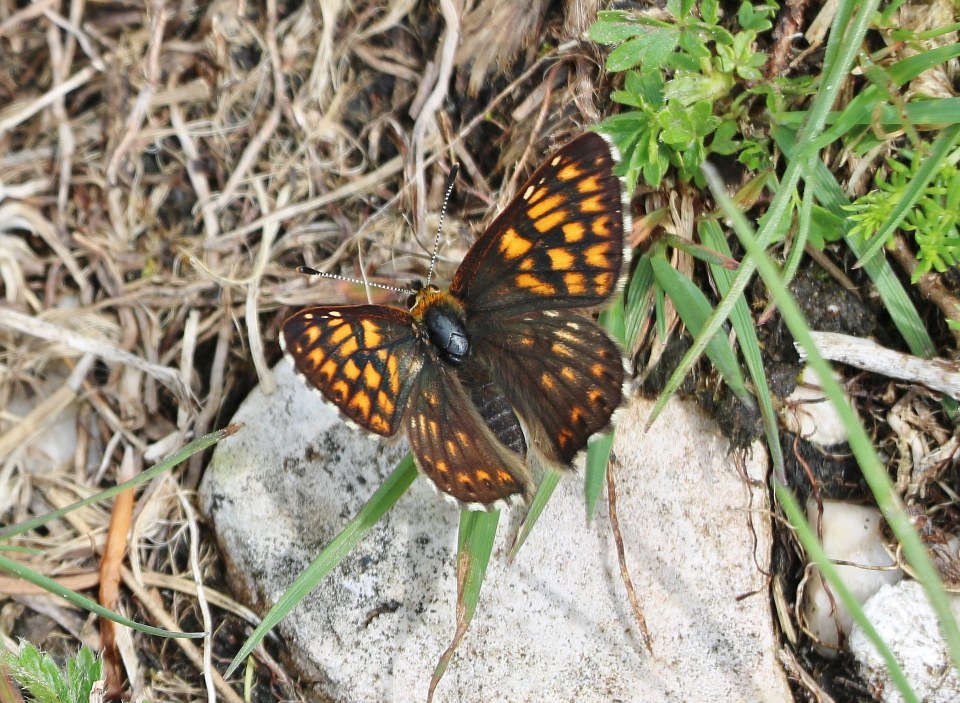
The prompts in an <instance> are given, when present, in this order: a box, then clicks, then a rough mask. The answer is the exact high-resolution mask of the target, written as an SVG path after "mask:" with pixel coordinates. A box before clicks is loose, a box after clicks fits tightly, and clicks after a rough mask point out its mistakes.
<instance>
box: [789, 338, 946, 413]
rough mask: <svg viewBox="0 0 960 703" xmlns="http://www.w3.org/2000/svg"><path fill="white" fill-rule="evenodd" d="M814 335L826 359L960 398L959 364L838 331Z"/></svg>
mask: <svg viewBox="0 0 960 703" xmlns="http://www.w3.org/2000/svg"><path fill="white" fill-rule="evenodd" d="M811 335H812V336H813V341H814V342H815V343H816V345H817V349H819V350H820V353H821V354H822V355H823V357H824V358H825V359H828V360H830V361H840V362H842V363H844V364H849V365H850V366H855V367H856V368H858V369H863V370H864V371H872V372H873V373H878V374H881V375H883V376H887V377H888V378H896V379H900V380H901V381H909V382H911V383H919V384H921V385H924V386H926V387H927V388H930V389H932V390H935V391H940V392H941V393H946V394H947V395H949V396H950V397H951V398H956V399H960V364H958V363H957V362H955V361H949V360H947V359H921V358H920V357H917V356H912V355H910V354H904V353H903V352H898V351H894V350H893V349H887V348H886V347H882V346H880V345H879V344H877V343H876V342H874V341H872V340H869V339H861V338H860V337H852V336H850V335H846V334H839V333H836V332H811ZM796 346H797V351H798V352H799V353H800V357H801V359H804V358H806V352H805V351H804V350H803V348H802V347H800V345H796Z"/></svg>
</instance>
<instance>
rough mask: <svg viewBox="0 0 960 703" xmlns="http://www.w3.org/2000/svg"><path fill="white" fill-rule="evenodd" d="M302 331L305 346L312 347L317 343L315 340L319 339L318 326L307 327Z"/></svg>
mask: <svg viewBox="0 0 960 703" xmlns="http://www.w3.org/2000/svg"><path fill="white" fill-rule="evenodd" d="M303 331H304V333H305V335H306V337H307V345H313V344H316V343H317V340H318V339H319V338H320V326H319V325H307V326H306V327H304V328H303Z"/></svg>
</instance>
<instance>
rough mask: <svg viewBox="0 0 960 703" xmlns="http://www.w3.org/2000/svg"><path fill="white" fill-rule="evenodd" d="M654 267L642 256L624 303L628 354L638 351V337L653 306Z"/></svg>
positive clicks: (625, 336)
mask: <svg viewBox="0 0 960 703" xmlns="http://www.w3.org/2000/svg"><path fill="white" fill-rule="evenodd" d="M653 298H654V296H653V267H652V266H650V257H649V256H642V257H640V260H639V261H638V262H637V267H636V268H635V269H634V271H633V275H632V276H631V277H630V284H629V285H628V286H627V292H626V300H625V302H624V347H625V348H626V350H627V353H630V352H631V351H632V350H634V349H636V345H637V337H639V336H640V328H641V327H642V326H643V322H644V320H646V318H647V315H649V314H650V308H651V306H652V305H653Z"/></svg>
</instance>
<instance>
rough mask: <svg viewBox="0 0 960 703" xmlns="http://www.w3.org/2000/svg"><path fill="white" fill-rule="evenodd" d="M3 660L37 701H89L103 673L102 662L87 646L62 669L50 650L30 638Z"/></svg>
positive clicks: (33, 699) (61, 702)
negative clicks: (34, 643) (33, 642)
mask: <svg viewBox="0 0 960 703" xmlns="http://www.w3.org/2000/svg"><path fill="white" fill-rule="evenodd" d="M3 663H4V664H5V665H6V666H7V668H8V669H9V670H10V674H11V675H12V676H13V678H14V680H15V681H16V682H17V683H18V684H19V685H20V687H21V688H22V689H23V690H24V692H25V693H26V694H27V696H28V698H27V700H30V701H36V703H89V701H92V700H96V698H94V697H93V696H92V695H91V694H92V692H93V689H94V686H95V685H96V684H97V682H98V681H100V679H101V676H102V668H103V665H102V662H100V660H99V659H97V656H96V655H95V654H94V653H93V652H92V651H91V650H89V649H87V648H86V647H81V648H80V651H79V652H77V655H76V656H75V657H72V658H71V659H69V660H68V661H67V663H66V667H65V668H64V669H61V668H60V667H59V666H58V665H57V662H56V661H54V660H53V657H51V656H50V655H48V654H44V653H43V652H41V651H40V650H39V649H37V647H36V646H34V645H33V644H32V643H30V642H21V643H20V651H19V652H17V653H16V654H13V653H6V654H4V656H3Z"/></svg>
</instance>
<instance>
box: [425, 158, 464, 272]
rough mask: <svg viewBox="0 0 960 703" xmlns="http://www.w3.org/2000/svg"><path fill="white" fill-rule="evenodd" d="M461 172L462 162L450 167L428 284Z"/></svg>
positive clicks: (434, 241)
mask: <svg viewBox="0 0 960 703" xmlns="http://www.w3.org/2000/svg"><path fill="white" fill-rule="evenodd" d="M459 172H460V164H457V163H455V164H453V166H451V167H450V175H449V176H447V190H446V192H445V193H444V194H443V205H442V206H441V207H440V222H439V224H438V225H437V236H436V237H434V239H433V256H431V257H430V270H429V271H427V285H428V286H429V285H430V279H431V278H433V267H434V266H435V265H436V263H437V252H438V251H439V250H440V233H441V232H442V231H443V216H444V215H445V214H446V212H447V203H448V202H450V195H451V194H452V193H453V186H454V185H455V184H456V182H457V174H458V173H459Z"/></svg>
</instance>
